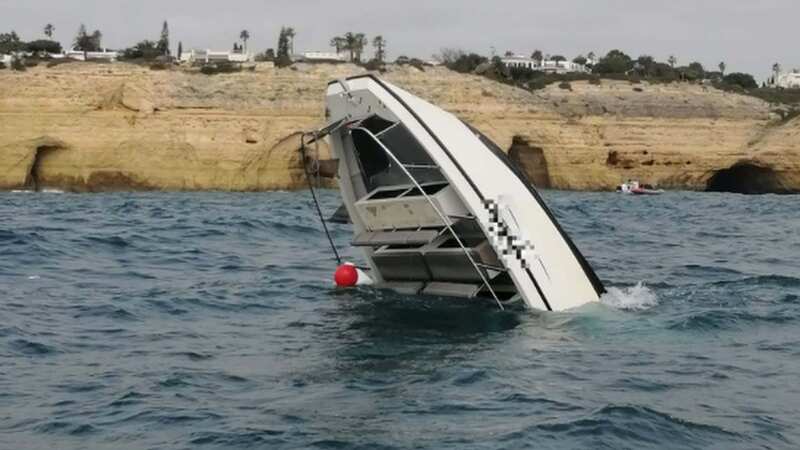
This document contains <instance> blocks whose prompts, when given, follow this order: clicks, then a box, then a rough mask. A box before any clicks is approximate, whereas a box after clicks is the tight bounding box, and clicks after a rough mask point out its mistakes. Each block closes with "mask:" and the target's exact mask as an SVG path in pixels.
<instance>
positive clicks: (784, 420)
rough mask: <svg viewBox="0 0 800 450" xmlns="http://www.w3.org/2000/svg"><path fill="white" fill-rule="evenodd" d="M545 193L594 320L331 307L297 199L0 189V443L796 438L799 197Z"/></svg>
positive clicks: (775, 442)
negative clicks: (583, 273)
mask: <svg viewBox="0 0 800 450" xmlns="http://www.w3.org/2000/svg"><path fill="white" fill-rule="evenodd" d="M544 197H545V198H546V200H547V201H548V203H549V204H550V205H551V206H552V208H553V210H554V212H555V214H556V215H557V216H558V218H559V219H560V221H561V222H562V224H563V225H564V228H565V229H566V230H567V231H568V232H569V233H570V234H571V236H572V237H573V238H574V240H575V242H576V244H577V245H578V247H579V248H580V249H581V250H582V251H583V253H584V254H585V255H586V257H587V258H588V259H589V261H591V263H592V264H593V266H594V267H595V269H596V271H597V273H598V274H599V276H600V278H601V279H602V280H603V281H604V283H605V284H606V286H607V287H608V290H609V292H608V294H606V295H605V296H604V297H603V302H602V303H600V304H593V305H588V306H585V307H582V308H580V309H578V310H576V311H571V312H566V313H542V312H535V311H524V310H514V311H505V312H500V311H497V310H496V308H494V307H492V305H491V303H488V304H474V303H471V302H465V301H461V300H446V299H439V298H420V297H407V296H402V295H398V294H393V293H388V292H381V291H375V290H370V289H359V290H336V289H334V288H333V286H332V281H331V280H332V274H333V271H334V268H335V263H334V261H333V259H332V255H331V251H330V249H329V247H328V244H327V240H326V238H325V236H324V235H323V234H322V231H321V230H322V228H321V226H320V223H319V221H318V219H317V217H316V214H315V212H314V210H313V208H312V205H311V203H310V198H309V196H308V194H307V193H303V192H297V193H285V192H276V193H263V194H225V193H175V194H165V193H140V194H133V193H120V194H98V195H75V194H58V193H29V194H22V193H5V194H0V448H2V449H44V448H58V449H71V448H75V449H78V448H99V449H106V448H107V449H145V448H153V449H156V448H157V449H195V448H220V449H221V448H225V449H229V448H233V449H235V448H320V449H330V448H362V449H376V448H378V449H390V448H432V449H496V448H557V449H572V448H609V449H623V448H631V449H639V448H720V449H731V448H743V449H745V448H747V449H749V448H797V447H798V446H800V387H799V386H798V380H800V329H799V328H798V327H799V326H800V197H791V196H789V197H780V196H762V197H746V196H739V195H728V194H702V193H667V194H665V195H662V196H658V197H633V196H622V195H617V194H610V193H609V194H601V193H564V192H545V193H544ZM322 200H323V206H324V208H325V210H326V211H327V212H329V213H330V212H332V211H333V210H334V209H335V208H336V207H337V206H338V198H337V193H336V192H333V191H328V192H323V193H322ZM332 233H333V236H334V239H335V241H336V244H337V246H338V247H339V249H340V251H341V252H343V253H344V254H345V256H346V258H347V259H348V260H352V261H356V262H358V261H359V256H358V254H357V252H355V251H353V250H352V249H350V248H349V247H348V243H349V240H350V239H351V237H352V236H351V230H350V228H349V227H348V226H346V225H332Z"/></svg>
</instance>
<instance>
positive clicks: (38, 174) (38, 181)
mask: <svg viewBox="0 0 800 450" xmlns="http://www.w3.org/2000/svg"><path fill="white" fill-rule="evenodd" d="M61 149H62V147H61V146H60V145H40V146H39V147H36V152H35V154H34V157H33V164H31V168H30V171H29V172H28V176H27V179H26V181H25V187H26V188H28V189H30V190H33V191H39V190H41V189H42V187H43V186H42V167H43V166H44V163H43V160H44V159H45V157H46V156H47V155H49V154H51V153H53V152H55V151H57V150H61Z"/></svg>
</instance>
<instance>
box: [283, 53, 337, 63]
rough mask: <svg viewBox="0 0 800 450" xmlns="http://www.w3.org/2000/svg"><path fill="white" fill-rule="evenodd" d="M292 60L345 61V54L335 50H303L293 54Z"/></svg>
mask: <svg viewBox="0 0 800 450" xmlns="http://www.w3.org/2000/svg"><path fill="white" fill-rule="evenodd" d="M292 60H293V61H307V62H346V61H347V56H346V55H343V54H341V53H336V52H303V53H301V54H299V55H294V57H293V58H292Z"/></svg>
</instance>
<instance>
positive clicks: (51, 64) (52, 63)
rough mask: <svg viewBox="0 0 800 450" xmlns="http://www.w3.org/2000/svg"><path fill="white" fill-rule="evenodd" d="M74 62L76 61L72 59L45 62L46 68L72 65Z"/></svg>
mask: <svg viewBox="0 0 800 450" xmlns="http://www.w3.org/2000/svg"><path fill="white" fill-rule="evenodd" d="M75 61H76V60H74V59H72V58H61V59H52V60H50V61H48V62H47V67H56V66H60V65H62V64H69V63H72V62H75Z"/></svg>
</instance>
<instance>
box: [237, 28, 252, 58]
mask: <svg viewBox="0 0 800 450" xmlns="http://www.w3.org/2000/svg"><path fill="white" fill-rule="evenodd" d="M239 39H241V40H242V42H244V52H245V53H247V40H248V39H250V32H249V31H247V30H242V32H241V33H239Z"/></svg>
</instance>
